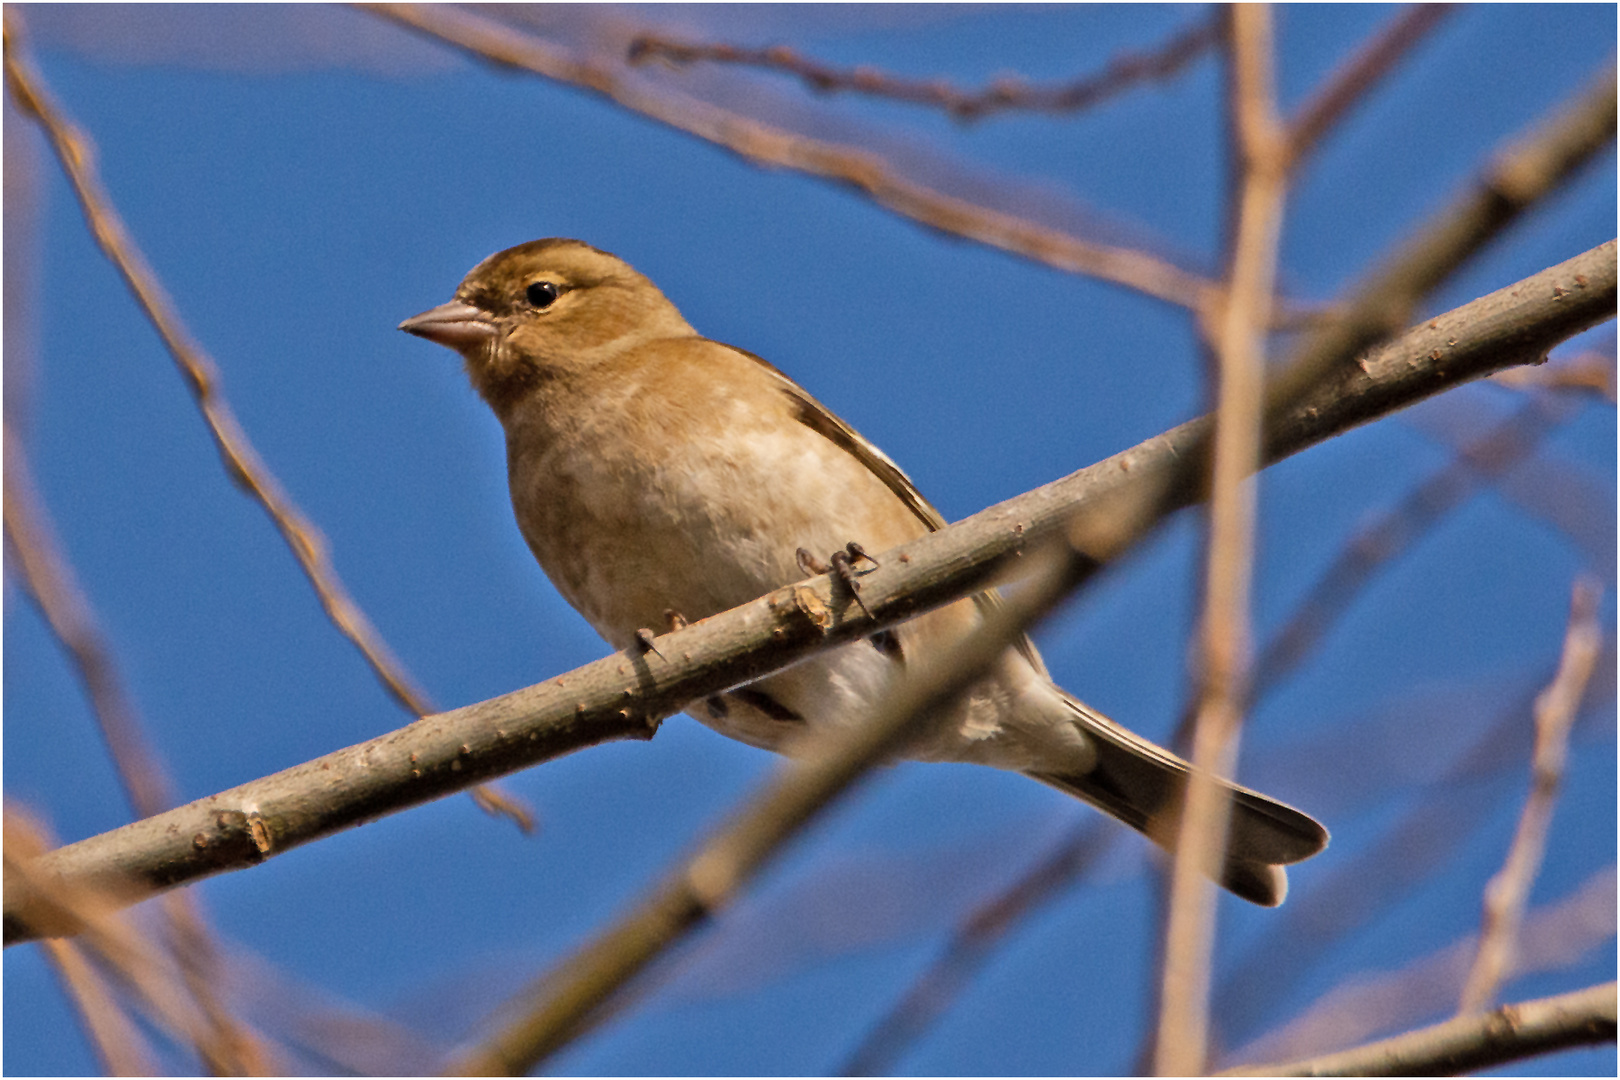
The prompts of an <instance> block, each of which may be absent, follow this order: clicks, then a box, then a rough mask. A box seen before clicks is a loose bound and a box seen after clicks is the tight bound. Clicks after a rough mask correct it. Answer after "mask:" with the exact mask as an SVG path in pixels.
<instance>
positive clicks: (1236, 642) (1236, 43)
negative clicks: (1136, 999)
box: [1154, 4, 1288, 1076]
mask: <svg viewBox="0 0 1620 1080" xmlns="http://www.w3.org/2000/svg"><path fill="white" fill-rule="evenodd" d="M1227 13H1228V16H1229V19H1230V21H1229V24H1228V26H1229V30H1228V42H1229V49H1230V54H1231V90H1230V111H1231V117H1232V124H1231V126H1232V133H1233V134H1232V141H1233V144H1234V147H1233V148H1234V150H1235V151H1236V153H1235V155H1234V156H1235V157H1236V158H1237V160H1239V161H1240V162H1241V163H1242V177H1241V180H1240V181H1239V196H1238V200H1237V202H1236V215H1237V222H1236V227H1235V229H1234V230H1233V231H1234V234H1235V237H1236V241H1235V244H1234V246H1233V252H1232V262H1231V273H1230V276H1229V279H1228V280H1229V282H1230V285H1229V287H1228V289H1227V296H1226V303H1225V305H1224V306H1223V308H1222V310H1221V313H1220V316H1219V324H1218V327H1217V329H1216V332H1215V334H1214V341H1213V344H1214V352H1215V357H1216V360H1217V364H1218V368H1217V380H1216V386H1217V390H1218V404H1217V408H1216V417H1215V436H1214V439H1215V446H1214V467H1213V479H1212V482H1211V497H1210V516H1209V541H1208V556H1207V561H1206V564H1205V601H1204V611H1203V618H1202V621H1201V625H1200V633H1199V659H1200V663H1201V672H1200V688H1199V694H1198V701H1199V706H1198V721H1197V724H1196V727H1195V729H1194V738H1193V754H1192V765H1193V768H1192V774H1191V780H1190V782H1189V783H1188V785H1187V795H1186V805H1185V808H1184V809H1183V810H1182V812H1181V820H1180V822H1179V824H1178V826H1177V840H1176V845H1175V859H1174V862H1173V866H1172V869H1171V877H1170V907H1169V914H1168V916H1167V918H1166V921H1165V932H1164V934H1165V942H1164V970H1163V979H1162V984H1161V988H1160V998H1159V1023H1158V1035H1157V1039H1156V1047H1155V1052H1154V1066H1155V1069H1156V1071H1157V1072H1158V1073H1159V1074H1160V1075H1167V1076H1176V1075H1188V1074H1195V1073H1198V1072H1201V1071H1203V1066H1204V1058H1205V1056H1206V1049H1205V1047H1206V1045H1207V1043H1208V1041H1209V979H1210V957H1211V955H1212V953H1213V950H1214V936H1215V895H1214V890H1213V888H1212V887H1211V885H1210V878H1212V877H1218V876H1219V871H1220V865H1221V852H1223V851H1224V850H1225V848H1226V834H1227V826H1228V823H1229V821H1230V818H1231V808H1232V803H1231V799H1230V797H1229V796H1228V794H1227V792H1226V790H1225V788H1223V787H1222V785H1221V784H1220V782H1219V780H1218V779H1217V777H1225V776H1230V775H1232V772H1233V766H1234V765H1235V763H1236V761H1237V748H1238V736H1239V732H1240V730H1241V728H1242V723H1243V713H1244V710H1245V709H1246V708H1247V706H1248V696H1249V688H1248V684H1249V662H1250V657H1249V637H1250V628H1249V605H1250V587H1251V583H1252V574H1253V552H1254V517H1255V485H1254V480H1253V477H1254V474H1255V473H1256V472H1258V471H1259V467H1260V435H1261V430H1260V421H1261V407H1262V403H1263V386H1262V381H1263V378H1264V372H1265V335H1266V327H1267V326H1268V325H1269V324H1270V321H1271V310H1270V308H1271V296H1272V284H1273V280H1274V278H1275V275H1276V269H1277V242H1278V238H1279V236H1280V234H1281V230H1282V216H1283V204H1284V199H1285V197H1286V193H1287V183H1288V175H1287V170H1288V162H1287V152H1286V146H1285V144H1284V142H1283V135H1282V128H1281V125H1280V123H1279V121H1278V119H1277V109H1276V90H1275V87H1274V85H1273V73H1272V63H1273V47H1272V29H1271V9H1270V8H1268V7H1264V6H1261V5H1255V4H1240V5H1237V6H1234V7H1231V8H1228V9H1227Z"/></svg>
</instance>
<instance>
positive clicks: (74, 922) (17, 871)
mask: <svg viewBox="0 0 1620 1080" xmlns="http://www.w3.org/2000/svg"><path fill="white" fill-rule="evenodd" d="M4 841H5V842H4V864H5V866H4V868H5V892H6V894H7V895H8V896H10V895H11V894H12V893H13V891H14V890H21V891H26V892H28V893H30V894H31V895H32V896H34V897H35V898H36V900H35V907H36V910H38V911H40V912H45V913H49V918H50V921H47V922H42V923H41V924H40V925H39V926H38V927H37V928H36V929H38V930H39V931H40V932H41V935H42V936H51V937H54V936H59V934H58V933H57V931H59V930H60V929H62V928H64V927H71V928H72V930H73V931H74V932H76V933H78V934H80V935H81V940H82V944H83V946H84V948H85V949H86V950H88V951H89V952H91V953H93V954H94V955H96V956H98V957H99V958H100V959H101V960H102V961H103V962H104V963H105V964H106V966H107V967H108V969H109V970H110V971H111V972H112V973H113V974H114V975H115V976H116V977H117V978H118V980H119V981H120V982H121V983H122V984H123V985H124V987H126V988H127V989H128V990H129V991H130V992H131V994H132V1000H133V1001H134V1002H135V1004H136V1005H137V1006H138V1007H139V1008H140V1010H141V1012H142V1013H143V1014H145V1015H146V1016H147V1017H148V1018H149V1019H151V1020H152V1021H153V1022H154V1023H156V1024H157V1025H159V1026H160V1027H161V1028H163V1029H164V1030H166V1031H168V1032H169V1033H171V1034H173V1035H174V1036H175V1037H177V1038H179V1039H183V1040H185V1041H186V1042H189V1043H190V1044H191V1045H192V1046H195V1047H197V1048H198V1049H199V1051H202V1052H203V1054H204V1061H205V1062H206V1063H207V1064H208V1065H209V1066H211V1067H214V1068H230V1069H233V1070H235V1074H236V1075H241V1074H242V1069H243V1068H244V1067H246V1066H254V1067H257V1068H258V1071H259V1072H261V1073H269V1072H270V1071H271V1070H270V1069H269V1068H268V1067H267V1066H266V1063H265V1061H264V1059H263V1057H262V1054H261V1053H260V1051H259V1048H258V1047H257V1045H256V1044H254V1043H253V1042H251V1041H250V1040H247V1039H246V1038H245V1037H244V1039H243V1041H242V1042H241V1043H240V1044H237V1045H223V1046H222V1045H221V1044H220V1043H219V1041H218V1039H217V1037H216V1034H215V1023H214V1020H213V1018H211V1017H210V1016H209V1015H208V1013H207V1011H206V1010H204V1009H203V1008H202V1007H200V1005H199V1003H198V1001H197V999H196V997H195V995H194V994H193V992H192V988H191V987H190V986H188V985H187V983H186V979H185V975H184V973H183V972H182V971H180V970H178V969H177V967H176V966H175V964H174V963H173V962H172V958H171V957H169V956H167V955H165V954H164V952H163V951H162V950H160V949H158V948H156V947H155V946H154V945H153V944H152V943H151V942H150V941H149V940H148V939H147V938H146V937H145V936H144V935H142V934H141V933H140V932H139V931H137V930H136V929H135V927H134V926H133V925H131V922H130V920H129V919H128V918H127V917H125V916H124V915H123V914H121V913H120V912H119V910H118V909H119V908H121V907H124V906H125V905H126V904H128V903H129V901H130V899H131V897H130V895H129V894H128V893H123V894H120V893H118V892H117V891H114V890H111V889H104V888H100V887H97V886H95V885H91V884H89V883H86V882H83V881H79V882H68V881H64V880H62V879H61V878H60V877H58V876H56V875H55V874H53V873H52V872H51V871H50V869H49V867H48V862H47V860H48V858H49V854H48V848H49V846H50V841H49V838H48V837H47V836H46V834H45V831H44V829H43V827H42V826H40V825H39V824H38V823H36V822H35V821H34V820H33V819H32V817H31V815H30V814H28V813H27V812H26V811H25V810H23V809H22V808H20V807H17V806H10V805H8V806H7V807H6V811H5V838H4ZM57 850H60V849H57ZM244 1052H246V1056H244Z"/></svg>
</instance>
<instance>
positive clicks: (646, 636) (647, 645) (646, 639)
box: [636, 627, 664, 660]
mask: <svg viewBox="0 0 1620 1080" xmlns="http://www.w3.org/2000/svg"><path fill="white" fill-rule="evenodd" d="M636 649H637V650H638V651H640V653H641V654H642V655H643V656H645V655H647V654H648V653H652V654H653V655H655V656H657V657H658V659H660V660H662V659H663V658H664V654H663V653H661V652H659V651H658V646H656V645H654V644H653V632H652V631H651V630H648V629H647V628H646V627H642V628H641V629H640V630H637V631H636Z"/></svg>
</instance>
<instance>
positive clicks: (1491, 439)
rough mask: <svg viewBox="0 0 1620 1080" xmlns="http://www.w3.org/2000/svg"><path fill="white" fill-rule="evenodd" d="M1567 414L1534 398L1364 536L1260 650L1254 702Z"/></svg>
mask: <svg viewBox="0 0 1620 1080" xmlns="http://www.w3.org/2000/svg"><path fill="white" fill-rule="evenodd" d="M1515 370H1521V371H1524V370H1539V369H1529V368H1518V369H1515ZM1568 412H1569V401H1568V399H1567V398H1565V397H1563V396H1560V395H1552V394H1545V395H1543V394H1538V395H1536V396H1535V397H1532V398H1531V399H1530V400H1529V401H1526V402H1525V403H1524V405H1523V407H1521V408H1520V409H1518V410H1517V411H1516V412H1514V413H1513V415H1511V416H1509V417H1508V418H1507V419H1505V420H1503V421H1502V422H1501V423H1500V424H1498V425H1497V426H1495V427H1493V428H1491V429H1490V430H1489V431H1487V432H1485V433H1484V434H1483V435H1481V436H1479V438H1477V439H1475V440H1474V441H1472V442H1470V443H1469V444H1468V445H1467V446H1464V447H1461V448H1459V449H1458V451H1457V452H1456V454H1455V456H1454V457H1452V459H1451V460H1450V461H1449V462H1447V463H1446V465H1445V466H1443V467H1442V468H1440V469H1439V470H1437V471H1436V472H1434V473H1431V474H1430V475H1429V476H1428V477H1427V478H1426V479H1424V481H1423V482H1422V483H1420V484H1418V485H1417V486H1416V487H1414V488H1412V489H1411V490H1410V491H1409V492H1407V493H1406V495H1404V496H1402V498H1401V499H1400V501H1399V502H1397V503H1395V504H1394V505H1393V506H1391V507H1389V508H1387V509H1385V510H1384V511H1383V512H1382V513H1380V514H1379V515H1378V516H1377V517H1376V518H1374V519H1372V520H1371V521H1368V522H1367V523H1366V524H1364V525H1362V526H1361V527H1360V528H1358V529H1357V530H1356V531H1355V533H1354V534H1353V535H1352V536H1351V537H1350V538H1349V539H1348V540H1346V541H1345V543H1344V544H1343V545H1342V546H1341V547H1340V548H1339V552H1338V554H1337V555H1336V556H1335V557H1334V559H1333V561H1332V562H1331V563H1329V564H1328V567H1327V569H1326V570H1324V571H1323V572H1322V574H1321V576H1320V577H1318V578H1317V579H1316V581H1315V582H1314V583H1313V584H1312V585H1311V587H1310V589H1309V590H1308V591H1307V592H1306V593H1305V596H1304V597H1303V598H1302V599H1301V600H1300V602H1299V603H1298V604H1296V605H1295V607H1294V610H1293V612H1292V613H1291V614H1290V615H1289V616H1288V618H1287V619H1286V620H1284V621H1283V623H1282V625H1281V626H1280V627H1279V628H1278V629H1277V631H1276V632H1275V633H1273V634H1272V635H1271V636H1270V637H1269V638H1268V639H1267V641H1266V644H1265V646H1264V647H1263V648H1262V649H1261V650H1260V654H1259V659H1258V660H1256V662H1255V665H1254V684H1253V686H1254V693H1255V695H1256V696H1257V697H1258V696H1259V695H1261V694H1264V693H1268V692H1270V691H1271V690H1272V689H1274V688H1275V687H1277V686H1279V685H1281V684H1282V682H1283V681H1284V680H1285V679H1287V677H1288V676H1289V675H1290V674H1291V673H1293V672H1294V671H1297V670H1298V669H1299V667H1300V666H1301V665H1302V664H1304V663H1305V661H1306V660H1307V659H1308V658H1309V657H1310V655H1311V654H1312V653H1313V652H1314V651H1315V650H1316V648H1317V647H1318V646H1319V645H1320V644H1321V643H1322V642H1323V641H1324V640H1326V638H1327V635H1328V633H1329V631H1330V630H1331V629H1332V628H1333V626H1334V625H1335V624H1336V623H1337V622H1338V620H1339V619H1340V618H1341V617H1342V616H1343V615H1344V614H1345V612H1346V611H1348V610H1349V608H1350V605H1351V602H1352V601H1353V600H1354V599H1355V598H1356V596H1357V595H1359V594H1360V593H1361V591H1362V590H1363V589H1364V588H1365V587H1366V585H1367V583H1368V581H1369V580H1370V579H1371V578H1372V576H1373V574H1374V573H1376V572H1377V571H1378V570H1379V569H1380V568H1382V567H1385V566H1388V565H1389V564H1390V563H1392V562H1393V561H1394V560H1396V559H1398V558H1400V557H1401V556H1402V555H1404V554H1405V553H1406V552H1407V551H1410V550H1411V549H1412V547H1413V546H1414V545H1415V544H1416V543H1417V542H1418V541H1419V540H1420V539H1422V538H1423V537H1424V536H1427V535H1429V534H1430V533H1431V532H1433V530H1434V529H1435V527H1436V526H1437V525H1438V524H1439V523H1440V522H1441V521H1443V520H1444V519H1445V518H1446V516H1447V515H1448V514H1450V513H1451V512H1452V511H1453V510H1456V509H1457V508H1458V507H1460V506H1462V505H1464V504H1465V503H1466V502H1467V500H1468V498H1469V497H1470V496H1472V495H1473V494H1474V493H1475V492H1476V491H1478V490H1479V489H1480V486H1481V485H1482V484H1483V483H1485V482H1487V481H1490V480H1494V479H1496V478H1499V477H1501V476H1504V475H1506V474H1507V473H1508V472H1509V471H1510V470H1511V469H1513V468H1514V467H1515V466H1516V465H1518V464H1520V463H1521V462H1523V461H1525V460H1527V459H1528V458H1529V457H1530V456H1531V454H1533V453H1534V452H1535V450H1536V448H1537V447H1538V446H1540V445H1541V442H1542V440H1543V439H1544V438H1545V437H1546V436H1547V434H1548V433H1549V432H1551V431H1552V430H1553V429H1554V428H1556V427H1557V426H1558V424H1559V423H1560V422H1562V420H1563V419H1564V417H1565V416H1566V415H1567V414H1568ZM1189 727H1190V723H1189Z"/></svg>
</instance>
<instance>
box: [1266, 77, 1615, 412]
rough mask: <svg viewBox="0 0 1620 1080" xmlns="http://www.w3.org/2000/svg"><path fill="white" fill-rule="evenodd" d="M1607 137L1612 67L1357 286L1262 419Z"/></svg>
mask: <svg viewBox="0 0 1620 1080" xmlns="http://www.w3.org/2000/svg"><path fill="white" fill-rule="evenodd" d="M1614 129H1615V80H1614V68H1613V66H1612V65H1611V66H1609V67H1606V68H1605V69H1604V70H1603V71H1602V72H1600V73H1599V74H1598V75H1597V76H1596V77H1595V78H1594V79H1592V80H1591V81H1590V82H1589V83H1588V84H1587V85H1586V87H1585V88H1584V89H1583V90H1582V91H1581V92H1579V93H1578V94H1576V95H1575V96H1574V97H1573V98H1572V99H1571V100H1569V101H1567V102H1564V103H1562V104H1561V105H1560V106H1559V107H1558V108H1557V109H1555V110H1554V111H1553V112H1552V113H1550V114H1549V115H1547V116H1544V117H1543V118H1541V119H1540V120H1538V121H1537V122H1536V123H1535V124H1534V125H1533V126H1531V128H1530V129H1529V130H1528V132H1526V133H1525V134H1523V135H1521V136H1519V137H1518V138H1517V139H1515V140H1514V141H1513V142H1511V143H1510V144H1509V145H1508V146H1507V147H1506V148H1505V149H1503V150H1501V151H1499V152H1498V153H1497V154H1496V155H1495V157H1494V160H1493V162H1492V164H1491V166H1490V167H1489V168H1488V169H1486V170H1485V173H1484V175H1483V176H1482V177H1481V178H1480V179H1479V181H1478V182H1477V183H1475V184H1474V185H1473V186H1472V187H1471V188H1470V189H1469V190H1467V191H1465V192H1464V193H1463V194H1462V195H1461V196H1460V197H1459V198H1457V199H1455V200H1454V201H1453V202H1452V204H1451V205H1450V206H1449V207H1447V208H1446V209H1445V210H1444V211H1443V212H1441V213H1440V214H1438V215H1436V217H1435V218H1434V219H1433V221H1432V223H1431V224H1429V225H1428V226H1426V227H1424V228H1423V229H1420V230H1419V231H1418V232H1417V233H1416V234H1415V235H1414V236H1413V238H1412V239H1411V240H1410V241H1409V242H1407V243H1406V244H1405V245H1403V246H1402V247H1401V248H1400V249H1399V250H1398V251H1397V252H1396V253H1395V254H1394V256H1393V257H1392V258H1390V259H1389V260H1388V261H1387V262H1385V264H1384V265H1383V266H1382V267H1381V268H1380V269H1379V270H1377V271H1375V272H1374V273H1372V274H1370V275H1368V277H1367V278H1365V279H1364V283H1363V284H1362V285H1361V286H1360V287H1359V288H1358V289H1357V290H1356V291H1355V293H1354V294H1353V296H1352V298H1351V301H1350V303H1349V304H1348V305H1347V307H1346V310H1345V313H1344V315H1343V316H1342V317H1341V318H1339V319H1337V320H1335V321H1333V322H1332V323H1330V324H1329V325H1328V326H1327V327H1325V328H1323V329H1322V330H1320V331H1318V332H1316V333H1314V334H1312V335H1311V336H1310V338H1309V339H1308V340H1307V341H1306V342H1305V343H1304V344H1303V345H1302V346H1301V347H1300V348H1299V350H1298V351H1297V352H1296V353H1295V354H1294V358H1293V360H1292V362H1291V363H1290V364H1289V366H1288V368H1287V369H1286V370H1285V371H1284V372H1283V373H1282V374H1281V375H1279V376H1278V378H1277V379H1275V380H1273V381H1272V383H1271V384H1270V386H1269V389H1268V391H1267V409H1268V413H1269V412H1270V410H1272V409H1275V408H1277V407H1278V406H1279V404H1280V403H1284V402H1290V401H1293V400H1296V399H1297V398H1298V396H1299V395H1300V394H1302V393H1303V392H1304V388H1305V387H1308V386H1311V385H1313V384H1315V383H1316V382H1317V381H1318V380H1320V379H1321V378H1323V377H1324V375H1325V373H1326V372H1329V371H1332V370H1334V369H1335V368H1338V367H1341V365H1343V364H1345V363H1347V362H1348V361H1350V360H1351V359H1352V358H1354V357H1355V356H1356V355H1357V354H1359V353H1361V352H1362V351H1364V350H1365V349H1366V348H1367V347H1368V346H1369V345H1371V344H1372V343H1374V342H1376V341H1380V340H1382V339H1383V338H1385V337H1386V336H1388V335H1389V334H1391V333H1393V332H1395V331H1396V329H1397V328H1399V327H1401V326H1403V325H1405V324H1406V323H1407V321H1408V320H1409V319H1410V318H1411V317H1412V313H1413V311H1414V310H1415V309H1416V306H1417V304H1418V302H1419V301H1420V300H1421V299H1422V297H1424V296H1426V295H1427V294H1428V293H1429V292H1430V291H1432V290H1433V289H1434V288H1435V287H1437V286H1438V285H1439V284H1440V283H1441V282H1443V281H1444V280H1445V279H1446V278H1448V277H1450V276H1451V274H1452V273H1453V272H1454V271H1455V270H1456V269H1457V267H1459V266H1461V265H1462V263H1463V262H1464V261H1466V260H1467V259H1468V258H1469V257H1470V256H1471V255H1473V254H1474V253H1475V252H1476V251H1478V250H1479V249H1480V248H1481V247H1483V246H1484V245H1485V244H1486V243H1487V242H1489V241H1490V240H1491V239H1492V238H1493V237H1495V236H1496V235H1497V234H1499V233H1500V232H1501V231H1502V230H1503V229H1505V228H1507V226H1508V225H1510V224H1511V223H1512V222H1513V221H1515V220H1516V219H1517V218H1518V217H1519V215H1520V214H1522V213H1523V212H1524V211H1525V210H1526V209H1528V208H1529V207H1530V206H1532V205H1534V204H1535V203H1536V202H1537V201H1539V200H1540V199H1542V198H1544V197H1546V196H1547V195H1548V194H1549V193H1550V192H1552V191H1554V190H1556V189H1557V188H1558V187H1560V186H1561V185H1562V184H1563V183H1564V182H1565V181H1567V180H1568V179H1569V178H1570V177H1571V176H1572V175H1573V174H1574V173H1575V171H1576V170H1578V169H1579V168H1580V167H1581V166H1582V165H1584V164H1585V163H1586V162H1588V161H1590V160H1591V158H1592V157H1593V155H1594V154H1596V153H1597V151H1598V150H1599V149H1601V148H1602V147H1604V146H1607V145H1609V143H1610V142H1612V141H1613V140H1614ZM1437 351H1439V352H1441V357H1443V356H1444V355H1445V354H1444V352H1443V351H1441V350H1437Z"/></svg>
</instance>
